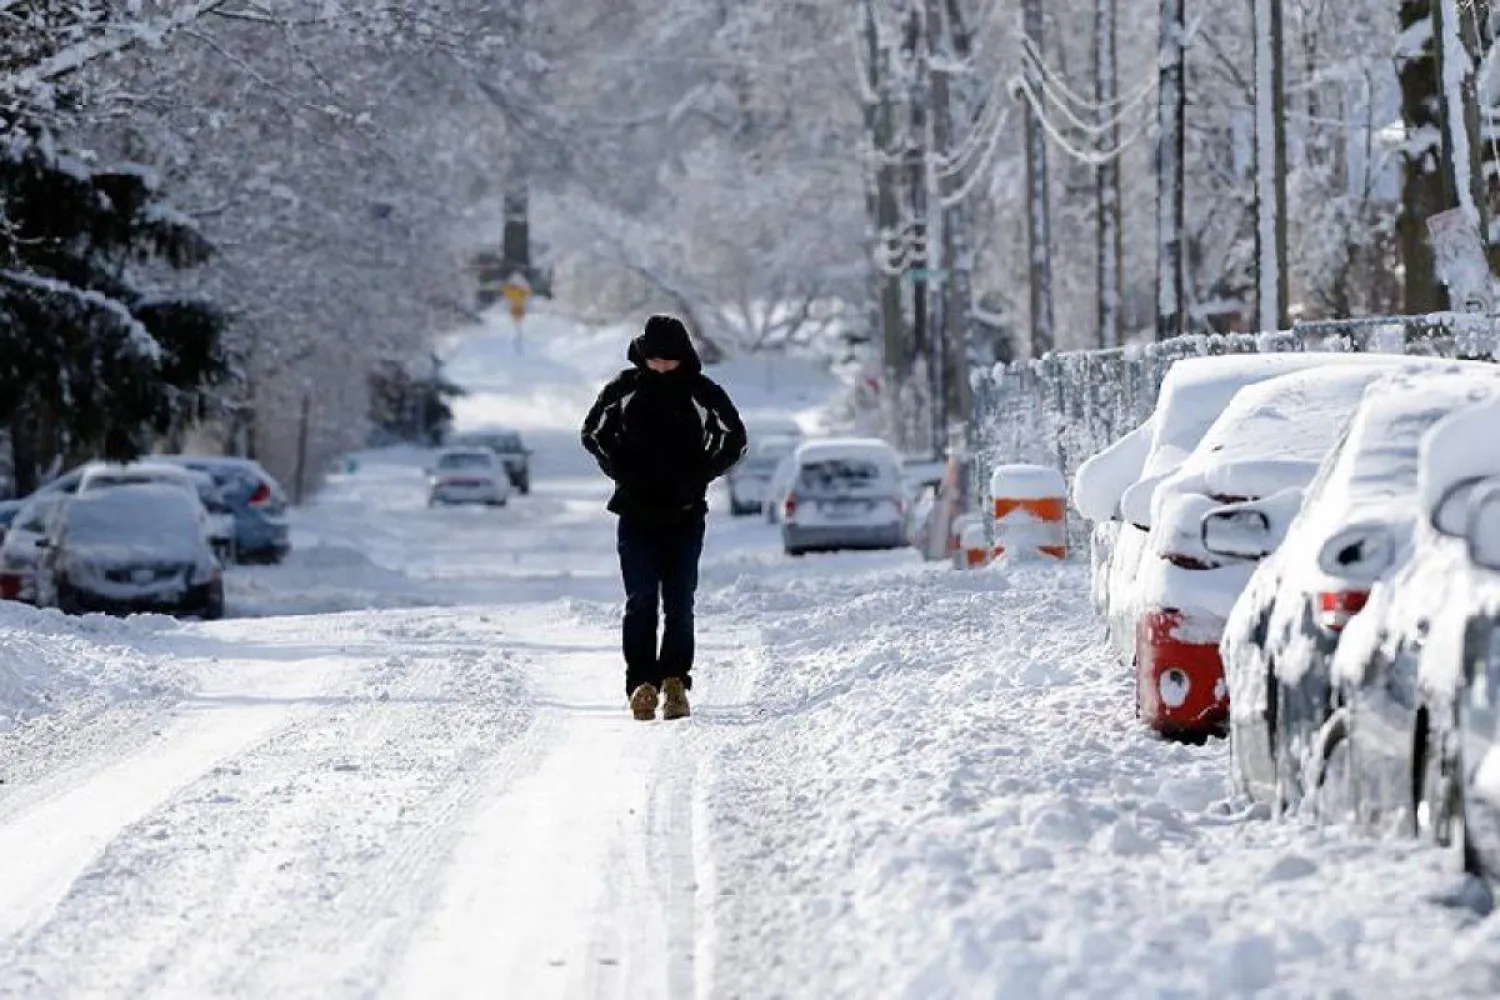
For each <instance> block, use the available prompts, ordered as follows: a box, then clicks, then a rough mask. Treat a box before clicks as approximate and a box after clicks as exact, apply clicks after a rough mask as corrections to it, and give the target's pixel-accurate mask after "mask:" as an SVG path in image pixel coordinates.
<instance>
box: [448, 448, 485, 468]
mask: <svg viewBox="0 0 1500 1000" xmlns="http://www.w3.org/2000/svg"><path fill="white" fill-rule="evenodd" d="M437 467H438V468H439V469H444V470H452V469H488V468H489V467H490V457H489V456H488V455H485V454H484V453H482V452H477V451H461V452H454V453H452V454H448V455H444V456H443V457H442V458H439V459H438V463H437Z"/></svg>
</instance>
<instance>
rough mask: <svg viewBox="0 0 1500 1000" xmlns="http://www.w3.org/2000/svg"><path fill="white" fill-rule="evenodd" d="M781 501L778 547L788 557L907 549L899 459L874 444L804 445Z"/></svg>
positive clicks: (870, 441) (879, 443)
mask: <svg viewBox="0 0 1500 1000" xmlns="http://www.w3.org/2000/svg"><path fill="white" fill-rule="evenodd" d="M793 461H794V463H795V466H796V469H795V473H794V476H793V479H792V485H791V488H790V489H789V490H788V492H787V495H786V498H785V499H784V500H783V501H782V522H781V541H782V545H783V547H784V548H785V549H786V551H787V553H788V554H789V555H801V554H802V553H804V552H811V551H828V550H833V549H892V548H900V547H902V546H905V545H907V544H909V540H908V538H907V534H906V496H905V487H904V485H903V483H902V479H901V455H900V454H899V453H898V452H897V451H896V449H895V448H892V447H891V446H890V445H888V444H886V443H885V442H884V441H879V440H876V439H874V438H845V439H839V438H830V439H827V440H820V441H809V442H807V443H805V444H803V445H801V446H800V447H798V449H797V451H796V454H795V455H794V456H793Z"/></svg>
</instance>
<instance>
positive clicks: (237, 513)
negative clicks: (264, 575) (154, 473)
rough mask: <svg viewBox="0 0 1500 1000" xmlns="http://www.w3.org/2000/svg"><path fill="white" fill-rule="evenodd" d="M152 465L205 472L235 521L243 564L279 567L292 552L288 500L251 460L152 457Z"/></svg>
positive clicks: (236, 542)
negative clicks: (275, 564) (253, 563)
mask: <svg viewBox="0 0 1500 1000" xmlns="http://www.w3.org/2000/svg"><path fill="white" fill-rule="evenodd" d="M151 461H152V462H166V463H169V464H172V465H179V466H182V467H183V468H185V469H188V470H191V471H193V472H206V473H207V474H208V475H210V476H212V477H213V481H214V484H215V485H216V486H217V487H218V493H219V498H220V500H222V501H223V503H224V505H225V506H226V507H227V508H228V512H229V514H230V515H232V516H233V518H234V554H235V558H236V559H237V560H238V561H239V562H242V563H252V562H255V563H279V562H281V561H282V560H283V559H285V558H286V557H287V554H288V553H289V552H291V550H292V541H291V528H290V525H289V524H288V522H287V518H286V512H287V498H286V492H285V491H284V490H282V488H281V484H280V483H278V482H277V481H276V480H275V478H274V477H272V475H271V474H270V473H269V472H267V471H266V470H265V469H263V468H262V467H261V464H260V463H259V462H257V461H255V460H254V459H250V458H231V457H227V456H220V455H152V456H151Z"/></svg>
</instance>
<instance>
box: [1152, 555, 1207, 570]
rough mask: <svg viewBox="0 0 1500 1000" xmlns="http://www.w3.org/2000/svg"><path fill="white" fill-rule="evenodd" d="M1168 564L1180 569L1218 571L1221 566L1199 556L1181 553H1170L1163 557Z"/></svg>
mask: <svg viewBox="0 0 1500 1000" xmlns="http://www.w3.org/2000/svg"><path fill="white" fill-rule="evenodd" d="M1162 558H1163V559H1165V560H1166V561H1167V562H1169V563H1171V564H1172V565H1173V566H1176V567H1177V568H1178V569H1218V568H1219V564H1218V563H1216V562H1210V561H1209V560H1207V559H1201V558H1199V557H1198V556H1189V555H1183V554H1182V553H1181V552H1168V553H1167V554H1166V555H1164V556H1162Z"/></svg>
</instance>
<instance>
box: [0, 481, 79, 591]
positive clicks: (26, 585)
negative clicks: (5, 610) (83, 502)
mask: <svg viewBox="0 0 1500 1000" xmlns="http://www.w3.org/2000/svg"><path fill="white" fill-rule="evenodd" d="M66 499H68V495H67V494H66V493H62V492H56V493H35V494H33V495H32V496H31V497H30V498H29V499H28V500H27V501H26V503H25V504H23V505H22V507H21V509H20V510H19V511H17V512H16V517H15V520H14V521H12V522H11V525H10V531H8V532H7V533H6V535H5V541H4V543H3V544H0V599H4V600H7V601H24V602H25V603H27V604H35V603H36V566H37V561H38V560H39V559H40V558H41V554H42V550H41V549H40V548H39V547H38V546H37V543H38V542H40V541H41V540H42V539H43V538H45V537H46V535H47V520H48V518H50V517H51V516H52V511H53V509H54V508H55V507H56V506H57V505H58V504H59V503H61V502H62V501H64V500H66Z"/></svg>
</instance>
